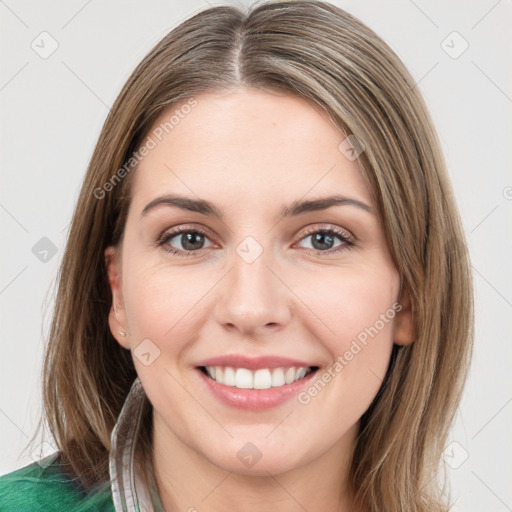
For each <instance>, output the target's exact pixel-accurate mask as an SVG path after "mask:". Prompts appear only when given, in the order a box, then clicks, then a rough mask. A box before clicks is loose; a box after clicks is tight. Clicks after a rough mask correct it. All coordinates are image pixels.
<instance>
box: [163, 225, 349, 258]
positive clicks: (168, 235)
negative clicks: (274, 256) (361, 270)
mask: <svg viewBox="0 0 512 512" xmlns="http://www.w3.org/2000/svg"><path fill="white" fill-rule="evenodd" d="M182 233H200V234H201V235H204V236H205V237H208V233H207V232H206V231H205V230H204V229H202V228H198V227H194V228H193V229H192V228H187V227H181V228H177V229H175V230H173V231H170V232H164V233H163V234H162V235H161V236H160V237H159V238H158V240H157V242H156V245H157V247H162V248H163V249H164V250H165V251H166V252H168V253H171V254H175V255H178V256H183V257H189V256H192V255H194V253H200V252H201V251H202V250H203V249H199V250H197V251H182V250H179V249H175V248H173V247H171V246H168V248H165V247H164V245H165V244H166V243H167V242H169V240H172V239H173V238H174V237H175V236H176V235H180V234H182ZM314 233H322V234H324V235H326V234H327V235H336V236H337V237H338V238H339V239H340V240H341V241H342V242H343V243H342V244H341V245H339V246H338V247H336V248H335V249H329V250H327V251H319V250H317V249H306V250H307V251H308V252H310V253H313V254H315V255H316V256H323V255H326V254H329V255H330V254H334V253H338V252H341V251H344V250H347V249H351V248H352V247H353V246H354V242H353V241H352V237H351V236H350V235H349V234H348V232H346V231H344V230H341V229H339V228H334V227H330V228H318V227H316V228H309V229H307V230H306V232H305V233H304V235H303V236H302V238H300V239H299V242H301V241H302V240H303V239H304V238H307V237H308V236H309V235H312V234H314Z"/></svg>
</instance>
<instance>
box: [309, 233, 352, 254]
mask: <svg viewBox="0 0 512 512" xmlns="http://www.w3.org/2000/svg"><path fill="white" fill-rule="evenodd" d="M308 238H309V239H311V245H312V250H313V253H314V254H317V255H320V254H331V253H336V252H340V251H343V250H345V249H350V248H351V247H353V245H354V242H353V241H352V237H351V235H350V234H349V233H348V232H347V231H345V230H342V229H340V228H334V227H329V228H321V229H319V228H318V227H316V228H311V229H309V230H307V231H306V236H304V237H303V238H301V240H300V241H303V240H307V239H308ZM336 238H337V239H338V240H340V243H339V244H338V245H334V243H335V241H336Z"/></svg>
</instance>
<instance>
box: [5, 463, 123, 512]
mask: <svg viewBox="0 0 512 512" xmlns="http://www.w3.org/2000/svg"><path fill="white" fill-rule="evenodd" d="M55 459H56V456H55V454H54V455H50V456H49V457H46V458H44V459H42V460H40V461H38V462H34V463H32V464H29V465H27V466H24V467H22V468H20V469H17V470H15V471H13V472H11V473H8V474H7V475H3V476H0V511H1V512H53V511H55V512H63V511H66V512H68V511H69V512H71V511H72V512H93V511H94V512H115V508H114V503H113V502H112V493H111V490H110V485H109V484H108V483H106V484H105V485H104V486H102V487H101V488H99V489H97V490H95V491H93V492H90V493H84V492H83V490H82V488H81V487H80V486H79V485H78V484H77V482H75V481H73V479H72V478H70V477H69V476H68V475H67V474H65V473H63V472H62V471H61V470H60V467H59V464H57V462H56V461H55Z"/></svg>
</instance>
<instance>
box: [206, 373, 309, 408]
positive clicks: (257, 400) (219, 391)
mask: <svg viewBox="0 0 512 512" xmlns="http://www.w3.org/2000/svg"><path fill="white" fill-rule="evenodd" d="M196 370H197V371H198V372H199V375H200V376H201V377H202V379H203V381H204V382H205V384H206V385H207V386H208V389H210V391H211V392H212V393H213V394H214V395H215V396H216V397H217V398H218V399H219V400H220V401H221V402H223V403H225V404H226V405H229V406H231V407H238V408H239V409H246V410H250V411H263V410H265V409H270V408H272V407H277V406H278V405H281V404H282V403H284V402H286V401H287V400H289V399H290V398H292V397H293V396H295V395H297V394H298V393H300V391H301V390H302V389H303V388H304V387H305V385H306V384H307V383H308V382H309V381H310V380H311V379H313V378H314V376H315V375H316V373H317V372H318V370H316V371H314V372H310V373H308V374H307V375H306V376H305V377H303V378H302V379H299V380H296V381H294V382H292V383H291V384H285V385H284V386H279V387H277V388H268V389H239V388H236V387H234V386H225V385H224V384H220V383H219V382H217V381H216V380H213V379H212V378H210V377H207V376H206V375H205V374H204V373H203V372H202V371H201V370H200V369H199V368H197V369H196Z"/></svg>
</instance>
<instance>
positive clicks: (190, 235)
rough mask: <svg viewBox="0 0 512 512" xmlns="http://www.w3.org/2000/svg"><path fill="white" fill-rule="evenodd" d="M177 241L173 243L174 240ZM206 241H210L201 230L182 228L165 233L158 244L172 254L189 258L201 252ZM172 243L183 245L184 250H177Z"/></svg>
mask: <svg viewBox="0 0 512 512" xmlns="http://www.w3.org/2000/svg"><path fill="white" fill-rule="evenodd" d="M174 239H176V241H174V242H173V240H174ZM205 240H208V237H207V236H206V232H205V231H203V230H202V229H199V228H194V229H191V228H186V227H181V228H177V229H175V230H173V231H170V232H166V233H164V234H163V235H162V236H161V237H160V238H159V239H158V242H157V244H158V245H159V246H161V247H163V248H164V250H166V251H167V252H170V253H172V254H179V255H184V256H189V255H190V254H191V253H193V252H200V251H201V250H202V249H204V243H205ZM172 243H174V244H178V245H181V247H182V248H179V247H178V248H176V247H174V246H173V245H171V244H172Z"/></svg>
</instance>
